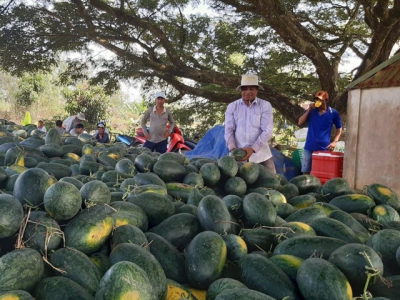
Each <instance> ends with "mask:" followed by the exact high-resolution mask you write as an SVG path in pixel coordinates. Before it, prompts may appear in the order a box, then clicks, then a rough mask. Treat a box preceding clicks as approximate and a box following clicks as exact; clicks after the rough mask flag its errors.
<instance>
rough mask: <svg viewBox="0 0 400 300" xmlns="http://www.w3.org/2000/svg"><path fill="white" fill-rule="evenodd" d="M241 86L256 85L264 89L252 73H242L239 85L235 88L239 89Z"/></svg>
mask: <svg viewBox="0 0 400 300" xmlns="http://www.w3.org/2000/svg"><path fill="white" fill-rule="evenodd" d="M242 86H258V88H259V89H260V90H263V89H264V88H263V87H262V86H261V85H259V84H258V76H257V75H254V74H246V75H242V81H241V82H240V85H239V86H238V87H237V88H236V90H237V91H240V88H241V87H242Z"/></svg>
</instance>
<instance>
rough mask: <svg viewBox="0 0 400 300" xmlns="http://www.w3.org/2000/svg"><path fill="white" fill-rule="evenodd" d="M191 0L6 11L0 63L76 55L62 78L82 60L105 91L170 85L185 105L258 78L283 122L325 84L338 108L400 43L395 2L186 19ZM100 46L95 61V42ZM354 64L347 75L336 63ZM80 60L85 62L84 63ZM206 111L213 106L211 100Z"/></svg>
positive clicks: (247, 4) (288, 1)
mask: <svg viewBox="0 0 400 300" xmlns="http://www.w3.org/2000/svg"><path fill="white" fill-rule="evenodd" d="M196 2H198V1H196V0H193V1H190V0H174V1H171V0H120V1H116V0H114V1H113V0H71V1H60V0H58V1H56V0H49V1H39V2H37V3H36V4H35V5H24V4H18V5H15V6H12V8H10V9H8V10H7V12H6V13H5V15H4V17H2V18H1V20H0V25H1V26H0V27H1V30H0V65H2V66H3V68H5V69H6V70H9V71H12V72H14V73H19V72H22V71H25V70H39V69H46V68H48V67H49V66H50V65H52V64H54V63H55V62H56V60H57V54H58V53H59V52H60V51H79V52H80V53H82V56H81V57H79V58H78V59H75V60H71V64H70V69H69V73H70V75H71V74H72V75H73V76H76V77H77V78H78V77H79V76H81V74H82V70H84V69H85V68H86V66H87V63H90V64H92V66H94V67H95V69H96V71H97V74H96V76H95V77H93V78H91V79H90V80H91V82H94V83H99V84H103V85H104V87H106V88H107V89H109V90H111V89H113V88H115V87H116V86H117V84H118V80H120V79H127V78H130V79H133V80H139V79H140V80H144V81H145V85H144V89H145V90H146V89H150V88H151V87H155V86H157V87H160V86H161V87H164V88H165V89H168V91H169V95H171V97H170V102H176V101H177V100H179V99H182V98H185V97H187V96H191V97H192V98H190V99H193V100H192V101H191V103H192V106H193V105H195V106H198V105H201V104H203V103H204V102H203V101H204V100H203V99H206V100H207V101H208V102H211V103H222V104H223V105H222V106H221V107H220V108H221V110H223V107H224V105H225V104H226V103H229V102H231V101H233V100H235V99H237V98H238V93H237V92H235V91H234V89H235V87H236V86H237V85H238V83H239V81H240V76H241V75H242V74H244V73H246V72H254V73H257V74H259V75H260V76H261V78H262V81H263V82H262V85H263V86H264V90H263V91H262V92H261V93H260V94H259V95H260V97H261V98H264V99H268V100H269V101H270V102H271V104H272V105H273V107H274V108H275V109H277V110H278V111H280V112H281V113H282V115H283V116H284V117H285V118H286V119H287V120H289V121H291V122H293V123H295V122H296V120H297V118H298V116H299V114H301V112H302V111H303V109H302V108H301V107H300V106H299V105H298V104H297V103H298V102H299V101H302V100H304V99H310V98H311V94H312V92H314V91H315V90H317V89H319V88H322V89H325V90H327V91H328V92H329V93H330V95H331V101H332V104H333V106H334V107H336V108H338V109H339V111H340V112H344V111H345V108H346V104H347V94H346V92H343V86H344V85H345V84H347V83H348V82H350V81H351V80H352V79H354V78H357V77H359V76H361V75H363V74H365V73H366V72H368V71H369V70H371V69H372V68H374V67H375V66H377V65H378V64H380V63H381V62H383V61H384V60H386V59H387V58H388V57H389V55H390V53H391V51H392V50H393V48H394V47H395V44H396V43H397V42H398V40H399V37H400V22H399V21H400V0H394V1H387V0H377V1H375V0H374V1H369V0H354V1H339V0H324V1H316V0H306V1H299V0H284V1H282V0H241V1H238V0H214V1H209V2H210V3H209V4H210V6H211V7H212V8H213V9H214V12H215V14H210V16H205V15H200V14H197V15H193V14H191V15H190V14H187V13H185V8H186V9H187V8H189V7H190V5H191V4H193V3H196ZM94 44H95V45H97V46H99V47H101V48H102V49H106V50H107V52H106V55H103V56H100V57H99V56H98V55H97V54H96V55H97V56H96V55H94V54H93V51H91V49H92V48H91V47H92V45H94ZM351 53H353V54H355V55H356V56H357V57H359V59H360V60H361V63H360V65H359V66H358V67H357V68H356V69H355V70H354V72H350V73H341V72H339V66H340V64H341V63H343V61H344V60H346V59H348V58H347V57H348V56H349V55H350V54H351ZM82 57H84V59H83V58H82ZM208 105H209V106H210V107H212V106H213V105H214V104H208Z"/></svg>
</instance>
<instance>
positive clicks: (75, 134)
mask: <svg viewBox="0 0 400 300" xmlns="http://www.w3.org/2000/svg"><path fill="white" fill-rule="evenodd" d="M69 133H70V134H71V135H72V136H79V135H80V133H77V132H76V129H75V128H74V129H71V131H70V132H69ZM81 133H87V131H86V130H85V129H83V131H82V132H81Z"/></svg>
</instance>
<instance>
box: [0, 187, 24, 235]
mask: <svg viewBox="0 0 400 300" xmlns="http://www.w3.org/2000/svg"><path fill="white" fill-rule="evenodd" d="M23 219H24V210H23V208H22V205H21V202H19V201H18V200H17V199H16V198H14V197H13V196H11V195H7V194H0V238H5V237H9V236H12V235H13V234H14V233H16V232H17V231H18V230H19V227H20V225H21V223H22V220H23Z"/></svg>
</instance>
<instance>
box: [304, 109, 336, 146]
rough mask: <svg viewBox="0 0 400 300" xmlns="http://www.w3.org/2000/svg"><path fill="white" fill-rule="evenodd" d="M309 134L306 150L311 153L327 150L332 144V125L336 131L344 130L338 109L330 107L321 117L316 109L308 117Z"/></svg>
mask: <svg viewBox="0 0 400 300" xmlns="http://www.w3.org/2000/svg"><path fill="white" fill-rule="evenodd" d="M307 123H308V133H307V139H306V144H305V146H304V149H306V150H309V151H317V150H327V149H326V147H327V146H328V145H329V144H330V142H331V131H332V125H335V127H336V129H339V128H342V120H341V119H340V116H339V113H338V112H337V110H336V109H333V108H331V107H329V106H328V108H327V110H326V112H325V113H323V114H322V115H320V113H319V110H318V109H317V108H314V109H313V110H311V111H310V112H309V114H308V116H307Z"/></svg>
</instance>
